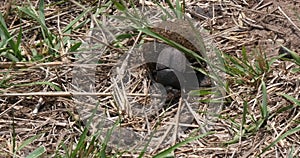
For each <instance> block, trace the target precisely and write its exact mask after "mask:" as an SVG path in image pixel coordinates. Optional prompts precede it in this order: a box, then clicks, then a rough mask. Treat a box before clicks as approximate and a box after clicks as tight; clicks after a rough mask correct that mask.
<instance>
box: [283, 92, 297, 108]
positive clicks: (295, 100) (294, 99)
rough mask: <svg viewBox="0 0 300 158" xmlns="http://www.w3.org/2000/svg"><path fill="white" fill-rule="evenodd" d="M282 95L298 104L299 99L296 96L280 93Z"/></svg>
mask: <svg viewBox="0 0 300 158" xmlns="http://www.w3.org/2000/svg"><path fill="white" fill-rule="evenodd" d="M281 95H282V96H283V97H285V98H286V99H288V100H290V101H291V102H293V103H294V104H295V105H298V106H300V101H299V100H297V99H296V98H294V97H292V96H290V95H287V94H281Z"/></svg>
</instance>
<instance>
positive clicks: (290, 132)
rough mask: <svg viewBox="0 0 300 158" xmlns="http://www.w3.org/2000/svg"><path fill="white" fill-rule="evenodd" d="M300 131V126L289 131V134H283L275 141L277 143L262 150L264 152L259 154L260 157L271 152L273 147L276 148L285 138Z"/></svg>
mask: <svg viewBox="0 0 300 158" xmlns="http://www.w3.org/2000/svg"><path fill="white" fill-rule="evenodd" d="M299 131H300V126H298V127H295V128H293V129H291V130H288V131H287V132H285V133H284V134H282V135H281V136H279V137H278V138H276V139H275V141H273V142H272V143H271V144H270V145H268V146H267V147H266V148H264V149H263V150H262V152H261V153H260V154H259V156H261V155H262V154H263V153H265V152H266V151H267V150H269V149H270V148H271V147H273V146H275V145H276V144H277V143H278V142H279V141H281V140H283V139H284V138H285V137H287V136H289V135H292V134H294V133H297V132H299Z"/></svg>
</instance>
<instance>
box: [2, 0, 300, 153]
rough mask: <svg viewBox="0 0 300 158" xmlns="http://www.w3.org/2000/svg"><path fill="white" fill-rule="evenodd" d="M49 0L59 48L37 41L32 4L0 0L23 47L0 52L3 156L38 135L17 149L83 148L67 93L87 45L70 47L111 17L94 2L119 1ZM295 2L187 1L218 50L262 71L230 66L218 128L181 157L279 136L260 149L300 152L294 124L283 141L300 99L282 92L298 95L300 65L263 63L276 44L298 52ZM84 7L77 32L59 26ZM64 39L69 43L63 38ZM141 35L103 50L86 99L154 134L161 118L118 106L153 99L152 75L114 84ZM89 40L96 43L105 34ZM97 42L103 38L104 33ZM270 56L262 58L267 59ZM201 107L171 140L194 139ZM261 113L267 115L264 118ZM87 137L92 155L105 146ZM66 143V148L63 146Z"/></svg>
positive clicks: (253, 146) (233, 149)
mask: <svg viewBox="0 0 300 158" xmlns="http://www.w3.org/2000/svg"><path fill="white" fill-rule="evenodd" d="M60 2H61V3H60ZM1 3H3V4H1ZM31 3H32V4H33V5H34V7H35V8H37V6H38V2H37V1H34V0H31ZM45 3H46V4H45V19H46V20H45V22H46V26H47V28H48V30H49V31H50V32H51V33H53V35H56V36H57V41H54V43H53V44H55V45H56V46H57V47H55V49H49V44H47V43H46V42H44V43H43V42H41V41H42V40H45V38H43V35H42V34H41V31H40V24H39V23H38V22H37V21H35V20H33V19H32V18H30V17H29V16H28V15H26V14H25V13H24V12H21V11H20V10H18V9H17V8H18V7H22V6H26V5H27V2H21V1H16V2H11V1H9V2H0V6H3V7H1V8H0V11H1V12H2V14H3V15H4V19H5V22H6V25H7V26H8V30H9V31H10V32H11V33H12V34H13V35H18V31H19V29H20V27H22V43H21V45H20V49H21V54H22V58H21V59H20V60H19V61H18V62H11V60H9V59H8V58H7V57H4V55H1V56H0V61H1V62H0V92H1V93H0V97H1V98H0V146H1V148H0V153H1V154H0V157H12V156H13V155H14V151H15V150H16V147H19V146H20V145H21V144H22V143H24V141H25V140H26V139H28V138H31V137H32V136H36V135H37V136H38V137H37V138H36V139H35V140H34V141H33V142H32V143H31V144H28V145H26V146H25V147H24V148H23V149H22V150H20V151H17V152H16V155H17V156H20V157H24V156H25V155H28V154H29V153H30V152H32V151H33V150H35V149H37V148H38V147H39V146H44V147H45V148H46V150H47V151H46V153H44V155H43V156H44V157H54V156H55V155H56V156H58V155H64V156H63V157H65V156H66V152H71V151H72V150H74V149H75V148H76V147H77V146H78V142H80V136H82V135H81V134H82V132H83V128H84V124H83V122H84V121H83V120H84V118H82V117H79V114H78V111H77V110H78V107H77V106H78V104H79V103H78V102H76V101H78V98H76V97H74V95H75V94H74V93H71V92H70V90H71V89H73V90H74V88H76V85H74V84H73V83H74V82H72V79H73V78H74V71H73V68H74V67H76V66H77V65H76V64H78V63H74V60H75V59H74V57H76V56H77V57H78V56H79V54H80V53H82V52H83V51H78V52H75V53H74V52H71V51H70V50H72V49H73V48H75V47H76V44H77V43H79V42H82V41H87V39H91V40H93V39H94V38H99V36H97V35H94V34H91V32H90V30H91V29H90V28H93V27H96V25H97V24H96V23H95V21H94V19H93V18H96V19H100V21H102V22H107V21H105V20H107V19H105V18H103V17H102V16H101V14H100V13H96V7H95V6H98V9H99V8H101V11H102V12H103V13H107V14H116V13H117V12H118V10H117V9H116V7H115V6H113V5H108V6H105V5H104V4H105V3H104V2H98V1H79V2H75V1H68V2H65V1H53V2H52V1H50V2H48V1H47V2H45ZM161 4H162V5H163V6H167V5H166V4H164V3H161ZM136 5H142V4H139V3H137V4H136ZM144 5H150V4H144ZM299 6H300V3H298V2H295V4H292V2H290V1H261V3H257V2H254V1H251V2H248V3H246V2H245V1H240V2H235V1H233V0H232V1H226V2H224V1H222V2H215V1H210V0H203V1H201V2H193V1H189V0H187V1H186V12H187V14H190V16H191V17H192V18H193V19H195V20H196V21H197V22H198V23H199V25H201V26H202V27H204V28H205V29H207V30H209V32H210V36H209V38H211V40H213V41H215V44H216V45H217V47H218V48H219V49H220V50H221V51H222V52H224V53H225V54H228V55H230V56H235V57H237V59H240V61H241V62H247V63H249V64H255V63H256V64H258V65H259V66H258V67H259V68H261V69H263V72H262V73H258V74H256V75H255V74H253V73H250V72H249V71H246V70H245V74H243V75H241V73H233V72H234V71H231V72H232V73H231V74H230V73H228V74H227V75H226V81H227V86H228V87H227V88H226V90H227V93H226V97H225V98H226V101H228V102H227V103H226V105H225V107H224V108H223V111H222V112H221V113H220V115H219V117H218V119H217V121H216V123H215V128H214V134H212V135H208V136H207V137H205V139H197V140H195V141H192V142H189V143H186V144H184V145H183V146H181V147H178V148H177V149H176V150H175V151H174V154H175V156H176V157H181V156H182V157H199V156H200V157H257V156H259V154H261V153H262V151H263V150H264V149H265V148H266V147H267V146H268V145H270V144H272V142H274V141H275V140H276V139H277V138H280V139H279V141H278V142H276V144H275V145H274V146H272V147H271V148H270V149H268V150H267V151H266V152H264V153H263V154H262V155H260V156H261V157H274V155H277V156H278V157H288V156H289V155H291V157H293V156H298V155H299V152H300V151H299V148H300V144H299V143H298V140H299V132H298V131H296V132H291V133H290V135H287V136H286V137H284V138H281V137H282V136H284V134H285V133H286V132H287V131H289V130H292V129H297V128H299V118H300V117H299V115H300V112H299V107H298V106H297V105H299V103H298V104H297V102H293V101H292V100H290V99H288V98H286V97H285V96H283V94H287V95H289V96H292V97H293V98H295V99H296V100H298V101H299V94H300V93H299V91H300V90H299V78H300V75H299V73H293V72H292V69H294V68H297V67H299V65H297V64H296V62H295V61H293V60H289V61H287V60H275V61H274V63H273V64H271V65H270V67H269V68H267V66H266V65H264V64H263V63H262V62H260V61H269V62H270V59H271V58H272V57H275V56H277V52H278V50H279V47H280V44H283V45H284V46H287V47H288V48H290V49H292V50H294V51H295V52H299V50H300V49H299V48H300V43H299V40H298V37H299V35H300V31H299V30H298V27H299V26H300V21H299V18H297V16H296V15H297V14H295V13H294V11H296V12H297V10H295V8H297V7H298V8H299ZM149 7H153V8H156V9H157V8H158V7H157V6H149ZM201 8H202V9H201ZM86 9H90V10H88V11H87V10H86ZM84 11H87V13H86V14H85V15H83V17H82V18H80V19H79V20H78V21H77V20H76V22H75V24H74V25H73V26H72V29H71V32H63V30H64V28H65V27H66V26H68V24H69V23H70V22H71V21H73V20H75V19H76V18H77V17H79V16H80V15H81V13H82V12H84ZM299 12H300V10H299ZM297 26H298V27H297ZM64 38H65V40H67V41H68V42H69V43H68V42H66V43H63V40H64ZM138 38H140V37H139V36H135V37H133V38H131V39H128V40H127V41H122V42H123V43H118V44H119V45H109V46H108V49H107V50H108V51H105V53H104V54H102V56H101V58H100V61H101V63H97V69H96V70H93V71H91V72H90V73H91V74H92V73H95V74H96V81H95V82H96V83H97V86H96V92H95V93H94V96H93V97H91V98H88V97H86V99H90V100H89V101H90V103H91V104H92V103H93V101H94V100H93V99H95V97H96V96H97V99H98V100H100V105H99V107H101V108H103V109H104V110H106V113H107V114H109V115H110V116H111V118H119V117H114V116H118V115H119V114H120V113H121V114H122V116H123V117H122V118H123V120H122V125H123V127H130V128H133V129H134V130H135V131H139V132H141V133H147V132H149V129H148V128H147V126H150V127H154V126H155V125H157V120H156V118H144V117H142V116H139V117H132V116H131V114H130V113H128V107H127V108H126V107H124V109H122V108H120V107H118V105H124V106H125V105H130V103H133V102H139V103H141V104H147V102H148V101H149V100H147V99H148V98H149V96H148V93H149V89H148V88H149V82H150V81H149V76H147V73H146V71H144V70H145V69H143V68H137V69H136V70H135V71H133V72H132V74H130V75H131V78H130V80H129V81H128V83H127V84H128V85H131V86H129V87H127V89H126V91H127V92H130V93H129V94H127V98H126V97H125V98H121V99H119V100H118V99H116V94H118V93H123V92H124V91H125V90H122V89H120V90H119V91H117V92H118V93H117V92H116V91H113V88H112V86H111V85H113V80H111V77H112V75H113V74H114V72H113V70H114V68H115V67H116V65H118V60H119V57H120V56H122V55H123V54H124V52H126V51H128V50H130V48H131V47H132V45H134V44H135V43H134V42H135V41H140V39H138ZM141 38H142V37H141ZM14 39H16V37H15V38H14ZM93 41H94V42H95V43H98V44H99V39H98V40H95V39H94V40H93ZM100 42H103V41H102V39H100ZM104 42H105V41H104ZM92 44H94V43H92ZM73 46H74V47H73ZM116 46H117V47H116ZM243 46H244V47H245V49H246V50H247V51H246V53H247V54H248V57H249V59H248V60H247V61H246V60H242V57H243V52H242V50H243V49H242V47H243ZM258 46H259V47H258ZM255 48H260V50H259V51H256V52H255V51H254V53H253V54H251V50H254V49H255ZM0 49H2V48H0ZM95 50H96V49H95ZM2 52H4V51H2V50H1V52H0V53H2ZM35 53H37V54H35ZM264 54H266V58H264V57H262V55H264ZM224 60H225V62H226V64H225V66H228V67H235V66H236V64H235V63H234V62H232V61H230V60H229V58H226V57H224ZM252 67H255V65H253V66H252ZM87 70H89V69H87ZM92 77H93V76H92ZM92 77H91V78H92ZM88 79H90V78H89V77H87V78H82V80H88ZM262 81H263V82H264V83H265V91H266V94H267V97H265V96H264V88H263V87H264V86H263V84H262V83H263V82H262ZM83 83H84V82H83ZM87 88H89V87H87ZM77 95H78V94H77ZM119 95H120V96H122V95H121V94H119ZM206 97H207V96H206ZM74 98H75V99H74ZM76 99H77V100H76ZM81 99H82V98H81ZM264 99H267V100H266V101H267V108H268V109H267V111H268V116H267V119H266V121H264V118H263V117H264V116H263V114H262V113H263V112H262V110H261V109H262V108H261V107H262V106H263V104H264V102H263V100H264ZM79 100H80V99H79ZM199 104H200V107H199V109H197V110H196V112H197V115H196V116H198V117H199V118H195V120H196V121H194V122H193V123H190V124H189V128H188V129H187V130H186V131H184V133H183V134H182V135H181V136H178V139H176V140H173V142H172V143H173V144H174V143H178V142H180V141H183V140H184V139H186V138H188V137H190V136H192V134H193V132H195V131H196V130H198V127H199V122H197V120H198V121H199V120H200V121H201V118H202V117H204V114H202V113H201V111H205V110H206V108H207V104H205V103H199ZM91 106H92V107H94V106H93V105H91ZM36 107H39V112H38V113H37V114H33V113H35V112H36V110H37V109H36ZM179 107H180V106H179ZM76 109H77V110H76ZM120 109H121V110H120ZM245 109H247V112H245ZM122 110H123V111H122ZM129 111H130V110H129ZM177 111H178V103H177V102H176V103H174V106H171V107H170V108H169V109H166V110H165V111H164V112H163V114H164V115H163V117H161V120H160V121H161V123H162V125H166V124H167V123H170V122H171V121H170V120H171V118H172V117H174V116H177V115H178V113H177ZM87 112H88V111H87ZM159 114H160V115H162V113H161V111H159V112H158V115H159ZM193 117H195V116H193ZM175 118H176V117H175ZM261 119H262V120H263V122H260V120H261ZM173 123H174V122H173ZM147 124H148V125H147ZM84 143H86V145H85V147H87V148H88V147H90V148H89V149H90V150H87V151H91V152H94V153H96V154H94V156H95V155H97V153H100V151H101V147H100V145H101V143H98V144H94V145H93V146H89V145H88V143H87V142H84ZM63 144H64V145H65V146H66V148H64V147H63V146H62V145H63ZM169 146H170V145H169ZM169 146H167V145H165V146H164V145H162V146H161V147H160V148H159V149H157V151H156V152H155V153H151V154H152V155H151V154H147V156H149V157H150V156H153V155H155V154H157V153H158V152H159V151H162V148H168V147H169ZM91 148H92V149H91ZM80 151H81V150H80ZM83 151H84V150H82V151H81V152H83ZM57 153H59V154H57ZM106 154H107V155H114V154H115V149H114V150H112V151H109V150H108V151H106ZM131 154H132V153H130V152H126V153H124V154H123V156H126V155H127V156H128V157H132V156H137V155H134V154H139V153H133V155H131ZM120 155H121V154H120ZM77 156H79V157H80V156H83V153H78V155H77ZM98 156H99V155H98ZM68 157H72V156H68ZM90 157H92V156H91V155H90Z"/></svg>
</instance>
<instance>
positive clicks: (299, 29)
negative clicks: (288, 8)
mask: <svg viewBox="0 0 300 158" xmlns="http://www.w3.org/2000/svg"><path fill="white" fill-rule="evenodd" d="M278 9H279V11H280V12H281V13H282V14H283V15H284V16H285V17H286V18H287V19H288V21H289V22H290V23H291V24H292V25H294V27H295V28H296V29H297V30H298V31H300V28H299V27H298V26H297V25H296V24H295V23H294V22H293V21H292V20H291V19H290V17H288V16H287V15H286V14H285V13H284V12H283V10H282V9H281V8H280V6H278Z"/></svg>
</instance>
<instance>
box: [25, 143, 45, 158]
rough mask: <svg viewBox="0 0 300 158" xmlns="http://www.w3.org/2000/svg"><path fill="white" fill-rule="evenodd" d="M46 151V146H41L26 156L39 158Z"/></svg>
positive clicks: (27, 157)
mask: <svg viewBox="0 0 300 158" xmlns="http://www.w3.org/2000/svg"><path fill="white" fill-rule="evenodd" d="M45 152H46V148H45V146H43V145H42V146H40V147H38V148H37V149H35V150H34V151H33V152H32V153H30V154H29V155H28V156H26V158H38V157H40V156H41V155H42V154H43V153H45Z"/></svg>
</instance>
